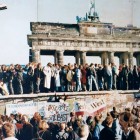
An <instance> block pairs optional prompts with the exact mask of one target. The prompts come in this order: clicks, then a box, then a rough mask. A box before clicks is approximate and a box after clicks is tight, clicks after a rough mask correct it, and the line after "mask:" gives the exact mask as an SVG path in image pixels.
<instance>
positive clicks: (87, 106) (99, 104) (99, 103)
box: [74, 99, 106, 114]
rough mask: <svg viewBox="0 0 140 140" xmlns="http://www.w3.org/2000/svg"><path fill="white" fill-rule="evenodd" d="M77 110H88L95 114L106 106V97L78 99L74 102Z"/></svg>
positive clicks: (89, 112)
mask: <svg viewBox="0 0 140 140" xmlns="http://www.w3.org/2000/svg"><path fill="white" fill-rule="evenodd" d="M74 107H75V112H87V113H88V114H93V113H95V112H96V111H99V110H101V109H103V108H105V107H106V102H105V100H104V99H94V100H92V101H89V102H85V101H76V102H75V103H74Z"/></svg>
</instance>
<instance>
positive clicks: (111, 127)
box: [0, 107, 140, 140]
mask: <svg viewBox="0 0 140 140" xmlns="http://www.w3.org/2000/svg"><path fill="white" fill-rule="evenodd" d="M134 109H136V108H133V110H132V111H131V110H130V108H126V109H125V111H124V112H118V111H117V109H116V108H115V107H113V110H112V111H111V112H108V113H107V115H106V117H105V118H103V115H102V114H101V113H98V114H96V115H95V116H88V117H87V118H86V120H84V119H83V116H81V115H77V116H76V114H75V113H74V112H71V113H70V118H69V121H68V122H47V121H46V120H45V119H44V118H42V117H41V116H40V114H39V113H38V112H36V113H35V114H34V116H33V117H32V118H30V119H29V118H28V116H27V115H25V114H23V115H22V114H15V115H14V114H11V115H10V116H9V117H8V116H2V115H1V116H0V140H140V120H139V119H140V116H139V117H138V116H137V117H136V116H135V115H134ZM137 120H138V121H137Z"/></svg>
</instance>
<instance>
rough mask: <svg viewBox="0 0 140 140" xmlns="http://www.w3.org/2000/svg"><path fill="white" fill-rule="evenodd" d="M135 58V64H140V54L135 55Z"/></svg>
mask: <svg viewBox="0 0 140 140" xmlns="http://www.w3.org/2000/svg"><path fill="white" fill-rule="evenodd" d="M136 60H137V66H140V54H138V55H137V57H136Z"/></svg>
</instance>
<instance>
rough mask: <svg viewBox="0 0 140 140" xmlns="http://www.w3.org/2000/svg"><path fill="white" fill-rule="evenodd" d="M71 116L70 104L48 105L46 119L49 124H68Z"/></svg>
mask: <svg viewBox="0 0 140 140" xmlns="http://www.w3.org/2000/svg"><path fill="white" fill-rule="evenodd" d="M69 115H70V108H69V104H68V103H60V102H57V103H47V104H46V119H47V121H48V122H67V121H68V119H69Z"/></svg>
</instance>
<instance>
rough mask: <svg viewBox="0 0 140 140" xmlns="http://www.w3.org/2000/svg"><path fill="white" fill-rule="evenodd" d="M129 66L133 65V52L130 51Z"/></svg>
mask: <svg viewBox="0 0 140 140" xmlns="http://www.w3.org/2000/svg"><path fill="white" fill-rule="evenodd" d="M128 55H129V66H133V52H129V53H128Z"/></svg>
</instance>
